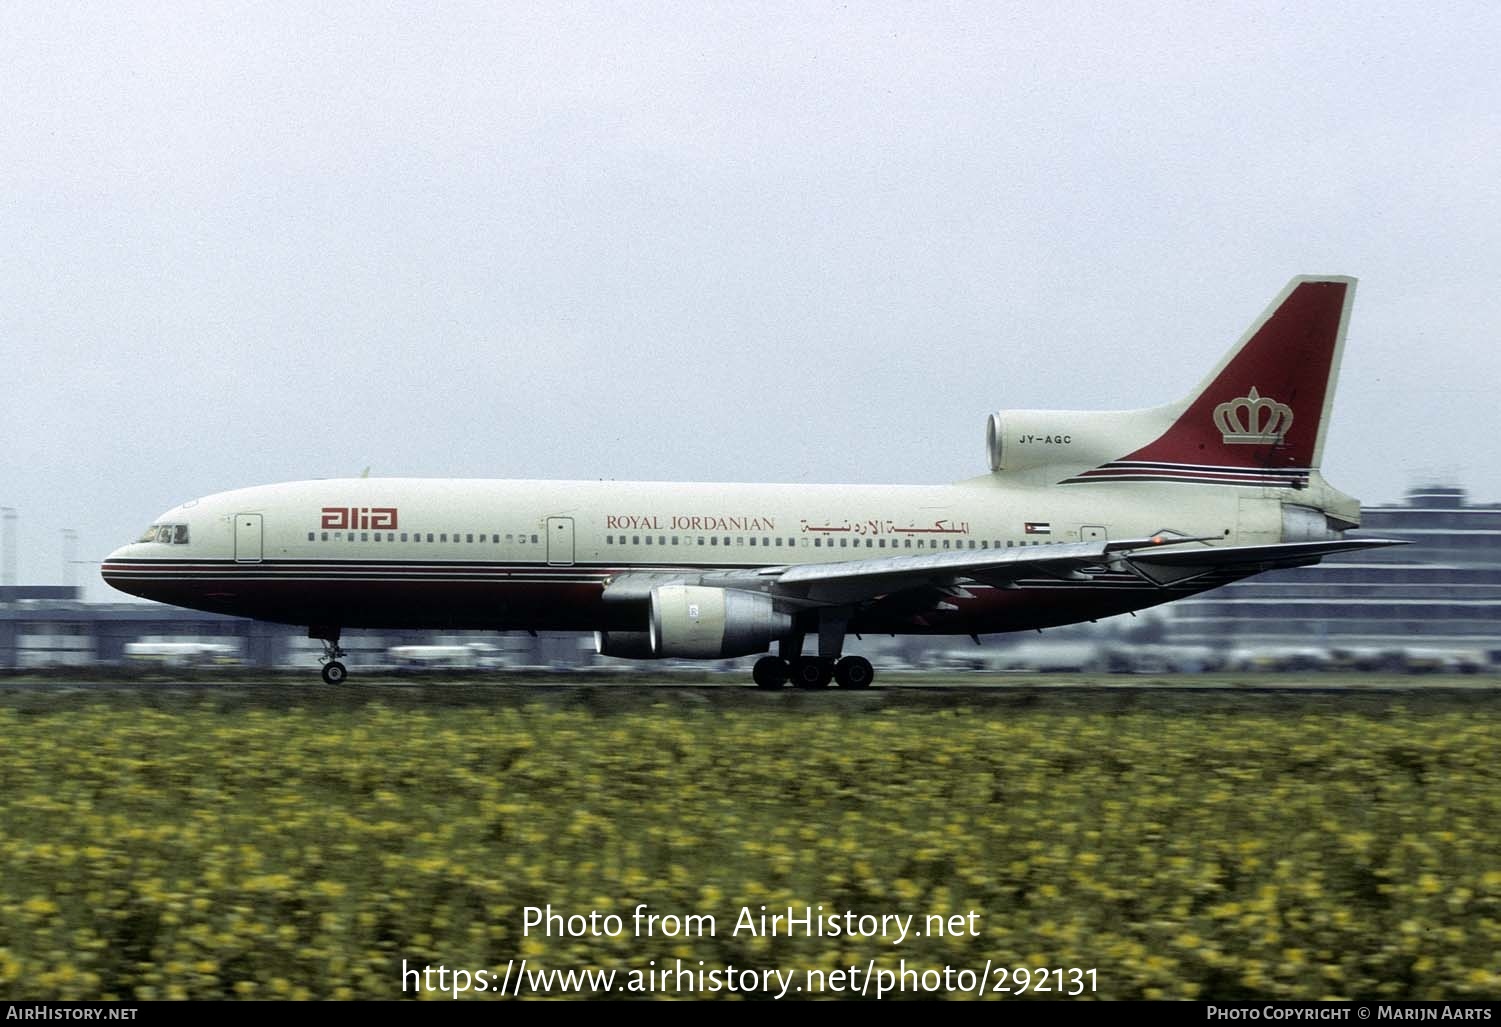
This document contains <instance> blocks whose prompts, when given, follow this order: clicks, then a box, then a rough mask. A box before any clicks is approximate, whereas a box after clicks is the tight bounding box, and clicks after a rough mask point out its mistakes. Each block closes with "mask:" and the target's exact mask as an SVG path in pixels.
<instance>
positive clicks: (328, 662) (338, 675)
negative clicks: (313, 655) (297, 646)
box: [307, 626, 349, 685]
mask: <svg viewBox="0 0 1501 1027" xmlns="http://www.w3.org/2000/svg"><path fill="white" fill-rule="evenodd" d="M307 634H308V638H316V639H318V640H319V641H320V642H322V643H323V655H322V656H320V657H318V662H319V663H321V664H323V680H324V682H325V683H327V684H330V685H342V684H343V683H344V679H345V678H347V677H349V668H348V667H346V666H344V664H342V663H340V662H339V658H340V657H341V656H348V655H349V654H348V653H346V652H345V651H344V650H343V649H341V648H340V647H339V629H338V628H325V627H318V626H314V627H311V628H308V631H307Z"/></svg>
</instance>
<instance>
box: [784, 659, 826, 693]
mask: <svg viewBox="0 0 1501 1027" xmlns="http://www.w3.org/2000/svg"><path fill="white" fill-rule="evenodd" d="M833 676H834V673H833V669H832V668H831V667H830V666H829V664H828V661H827V660H819V659H815V658H812V657H808V656H803V657H799V658H798V659H796V660H794V661H793V662H792V683H793V684H794V685H796V686H797V687H798V688H827V687H828V686H829V681H830V680H831V679H832V678H833Z"/></svg>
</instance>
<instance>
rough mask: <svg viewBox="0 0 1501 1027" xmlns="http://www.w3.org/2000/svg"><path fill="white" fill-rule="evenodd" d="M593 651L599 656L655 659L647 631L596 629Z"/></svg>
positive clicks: (655, 655) (649, 633)
mask: <svg viewBox="0 0 1501 1027" xmlns="http://www.w3.org/2000/svg"><path fill="white" fill-rule="evenodd" d="M594 651H595V652H597V653H599V655H601V656H621V657H624V658H625V659H628V660H655V659H656V658H657V654H656V653H654V652H652V648H651V632H649V631H596V632H595V633H594Z"/></svg>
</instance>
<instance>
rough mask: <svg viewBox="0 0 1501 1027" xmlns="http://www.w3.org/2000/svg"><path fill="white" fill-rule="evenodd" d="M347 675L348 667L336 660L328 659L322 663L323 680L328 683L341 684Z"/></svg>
mask: <svg viewBox="0 0 1501 1027" xmlns="http://www.w3.org/2000/svg"><path fill="white" fill-rule="evenodd" d="M348 676H349V670H348V668H346V667H345V666H344V664H342V663H340V662H339V661H338V660H330V661H328V662H327V663H325V664H324V665H323V680H324V681H326V682H328V683H329V684H330V685H342V684H343V683H344V679H345V678H347V677H348Z"/></svg>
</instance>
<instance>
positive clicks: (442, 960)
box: [0, 689, 1501, 999]
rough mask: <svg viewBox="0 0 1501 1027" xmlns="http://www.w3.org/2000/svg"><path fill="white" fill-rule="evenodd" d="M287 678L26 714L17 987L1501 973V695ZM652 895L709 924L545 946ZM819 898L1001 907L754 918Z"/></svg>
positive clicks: (157, 993) (63, 703) (1271, 980)
mask: <svg viewBox="0 0 1501 1027" xmlns="http://www.w3.org/2000/svg"><path fill="white" fill-rule="evenodd" d="M287 691H288V694H289V695H291V696H293V698H290V699H286V700H283V701H280V702H266V701H262V700H255V701H250V702H241V703H226V702H224V701H221V700H215V699H208V698H204V697H202V696H199V695H189V694H183V695H179V696H178V697H176V698H161V697H151V696H149V695H145V694H143V695H142V697H140V698H138V699H130V698H126V699H121V698H120V697H118V696H116V697H114V698H113V699H112V700H110V701H102V700H101V701H94V700H90V699H89V698H88V697H87V696H85V697H83V698H79V697H76V696H75V697H72V698H67V699H56V700H47V701H40V700H26V701H9V699H7V700H6V701H0V740H3V741H0V744H3V747H4V749H3V751H4V760H3V761H0V998H3V999H15V998H27V999H40V998H63V999H79V998H100V997H105V998H110V997H116V998H122V999H130V998H140V999H150V998H195V997H223V996H231V997H232V996H244V997H247V998H276V997H294V998H295V997H306V998H323V997H355V998H386V997H399V996H400V995H402V993H403V992H402V985H403V980H402V976H401V972H400V971H401V966H402V960H403V959H405V960H406V961H407V962H408V964H409V965H424V964H430V965H433V966H436V965H438V964H443V965H445V966H447V967H451V968H452V967H466V968H469V969H470V970H474V969H488V968H497V967H498V968H501V969H504V967H505V966H506V964H507V961H508V960H519V959H521V958H526V959H528V960H529V961H531V963H532V965H534V966H548V967H559V968H583V967H620V968H626V967H632V966H638V967H644V966H647V965H648V963H649V961H652V960H655V961H656V964H655V965H662V964H663V963H664V962H671V961H673V960H678V959H681V960H684V961H690V962H691V963H693V964H697V962H698V961H699V960H703V961H705V965H706V966H710V967H713V966H724V965H730V964H733V965H736V966H744V967H770V966H777V967H784V968H795V969H797V970H798V971H800V972H801V971H803V970H807V969H826V970H833V969H837V968H840V967H848V966H850V965H852V964H855V965H858V966H860V967H862V968H863V967H865V966H866V965H867V961H869V960H871V959H876V960H878V961H881V962H883V963H887V964H891V965H895V964H896V962H897V960H899V959H905V960H906V963H907V965H908V966H921V967H939V968H941V967H943V966H945V965H949V966H953V967H968V968H971V969H978V968H979V967H981V966H983V965H984V964H985V963H986V961H987V960H989V961H992V963H993V964H994V965H996V966H1003V965H1010V966H1030V967H1064V968H1072V967H1080V968H1095V969H1096V970H1097V975H1096V980H1097V982H1098V992H1097V994H1098V995H1100V996H1101V997H1108V998H1142V997H1146V998H1156V997H1164V998H1190V997H1200V998H1209V997H1214V998H1260V997H1266V998H1319V997H1374V996H1385V997H1390V998H1456V997H1463V996H1477V997H1490V998H1495V997H1497V996H1498V995H1501V846H1498V844H1497V831H1498V825H1501V700H1497V699H1495V698H1484V699H1474V698H1469V699H1464V700H1462V701H1461V700H1455V701H1453V702H1444V701H1428V702H1420V701H1414V700H1412V699H1410V698H1405V697H1401V696H1397V697H1387V698H1375V699H1373V698H1370V697H1366V698H1364V699H1362V700H1361V701H1359V702H1354V701H1352V702H1350V703H1345V702H1342V701H1341V700H1339V699H1338V698H1332V699H1331V698H1329V697H1320V698H1300V697H1297V696H1287V695H1278V696H1270V697H1265V698H1263V699H1261V700H1258V701H1255V702H1252V701H1250V700H1248V699H1245V698H1238V699H1235V700H1234V701H1228V700H1227V701H1216V700H1215V699H1214V698H1213V697H1182V698H1177V699H1173V700H1162V701H1160V702H1152V701H1141V702H1134V703H1128V704H1124V705H1123V704H1121V703H1118V702H1113V701H1096V700H1091V701H1079V700H1078V699H1077V697H1071V696H1070V695H1068V694H1062V695H1058V696H1054V697H1048V696H1043V697H1038V696H1035V695H1034V696H1032V697H1030V698H1029V699H1028V700H1027V701H1025V702H1021V701H1016V700H1015V699H1014V698H1011V699H987V698H986V697H984V696H983V695H978V694H974V695H970V696H966V697H965V698H964V699H963V700H962V702H961V703H960V704H958V705H955V702H956V701H954V700H951V701H948V702H944V703H928V704H911V703H908V704H906V705H902V704H896V703H891V702H883V701H881V700H879V698H873V697H875V696H877V693H869V694H868V695H869V696H871V697H872V698H868V697H864V696H862V697H856V696H847V697H842V696H839V695H838V694H837V693H834V694H830V695H827V696H823V695H819V696H806V695H803V696H799V695H794V694H792V693H788V694H787V695H785V696H761V695H752V696H750V697H749V698H747V697H746V694H745V693H746V692H747V691H748V690H740V689H736V690H729V689H724V690H720V691H723V692H730V691H733V692H734V693H735V694H736V695H737V696H738V698H737V699H736V701H735V702H733V703H724V702H719V701H717V700H716V699H714V698H713V692H714V690H704V691H702V692H692V691H691V690H664V691H659V692H656V693H650V692H642V693H641V694H640V695H639V696H638V697H637V698H635V699H632V700H630V701H624V702H621V703H619V704H613V705H612V704H606V703H602V702H600V701H598V700H595V699H587V698H585V699H577V700H567V701H561V700H554V701H537V700H535V699H528V698H526V697H525V694H524V693H522V694H519V695H518V694H509V693H508V694H507V696H505V697H497V698H494V699H493V700H492V701H484V700H474V699H471V700H467V701H463V702H452V703H422V702H411V701H407V702H401V701H386V700H384V699H380V698H376V699H373V700H372V699H363V700H359V701H351V702H344V703H341V702H308V703H303V702H300V701H299V700H297V699H296V698H295V697H296V695H297V694H298V693H296V692H295V691H292V690H287ZM596 691H598V690H596ZM633 694H634V693H633ZM706 696H707V698H706ZM856 699H859V701H858V702H856V701H855V700H856ZM815 700H816V701H815ZM843 700H849V701H843ZM639 903H645V904H647V906H648V907H649V909H650V910H652V911H655V912H658V913H663V914H666V913H676V914H679V915H686V914H689V913H699V914H703V913H709V914H714V915H715V916H716V917H717V919H718V930H717V931H716V932H715V934H714V935H713V936H703V937H694V938H682V937H679V938H667V937H651V938H645V937H637V936H635V935H634V933H633V932H631V931H629V930H628V931H626V932H625V933H623V934H622V935H620V936H618V937H613V938H610V937H592V936H585V937H576V938H575V937H567V938H558V937H552V938H547V937H538V936H536V934H535V933H534V934H532V935H530V936H523V933H522V925H523V916H524V913H523V911H524V909H525V908H526V907H528V906H538V907H541V906H546V905H548V904H550V905H551V906H552V907H553V909H554V910H555V911H559V912H562V913H564V914H565V915H566V914H574V913H578V914H587V913H588V912H589V911H590V910H597V911H600V913H602V914H603V913H610V912H613V913H617V914H619V915H621V916H623V917H626V918H627V926H629V914H630V912H631V910H632V909H634V908H635V907H636V906H637V904H639ZM819 905H822V906H823V907H824V909H825V910H826V911H831V912H832V911H839V912H842V911H844V910H846V909H848V910H852V911H855V912H856V913H874V914H882V913H900V914H916V915H917V919H918V920H919V921H921V920H922V919H923V917H924V916H926V915H927V914H930V913H966V912H968V911H971V910H974V911H977V912H978V917H977V919H976V923H977V924H978V927H979V936H978V937H968V936H960V937H942V938H940V937H921V938H909V939H908V940H907V941H906V942H904V943H902V944H899V945H898V944H893V943H892V941H891V940H890V939H881V938H872V939H867V938H848V937H837V938H828V937H822V938H821V937H811V938H808V937H792V938H787V937H778V938H771V939H768V938H764V937H759V936H756V937H751V936H746V935H745V934H743V933H742V934H739V935H734V934H732V933H731V931H730V927H731V925H732V924H733V921H734V919H735V914H736V913H737V912H738V911H739V909H740V908H741V907H742V906H749V907H751V908H752V909H753V910H759V907H761V906H765V907H767V909H768V910H780V909H785V908H786V907H788V906H791V907H794V908H797V909H801V908H802V907H804V906H813V907H817V906H819ZM408 993H410V992H408Z"/></svg>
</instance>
